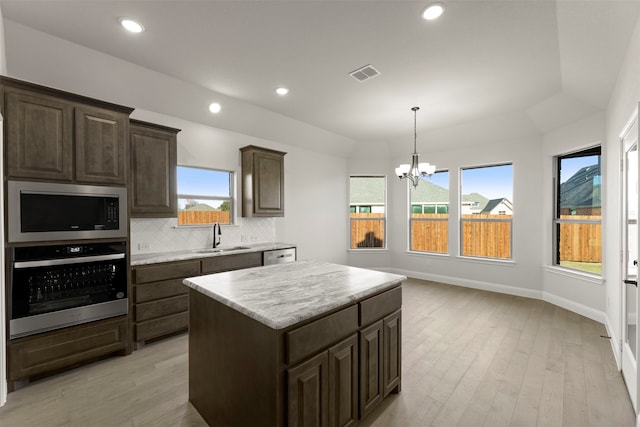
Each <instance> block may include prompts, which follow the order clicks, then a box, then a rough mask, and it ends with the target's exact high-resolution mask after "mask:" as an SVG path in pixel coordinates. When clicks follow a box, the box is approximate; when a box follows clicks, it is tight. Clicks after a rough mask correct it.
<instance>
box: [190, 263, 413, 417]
mask: <svg viewBox="0 0 640 427" xmlns="http://www.w3.org/2000/svg"><path fill="white" fill-rule="evenodd" d="M404 279H406V277H405V276H400V275H396V274H389V273H383V272H378V271H373V270H366V269H361V268H355V267H348V266H343V265H337V264H329V263H321V262H315V261H297V262H294V263H289V264H281V265H272V266H266V267H257V268H250V269H244V270H237V271H231V272H225V273H218V274H212V275H207V276H200V277H192V278H188V279H186V280H185V281H184V283H185V284H186V285H187V286H189V288H190V290H189V304H190V314H189V322H190V325H189V401H190V402H191V403H192V404H193V406H194V407H195V408H196V410H198V412H199V413H200V415H202V417H203V418H204V419H205V420H206V421H207V422H208V423H209V424H210V425H211V426H218V425H220V426H234V425H237V426H287V425H288V426H311V425H317V426H333V425H340V426H345V425H350V424H355V423H357V421H358V420H359V419H362V418H363V417H364V416H366V415H367V414H368V413H369V412H370V411H371V410H372V409H373V408H374V407H375V406H377V405H378V403H380V401H382V399H383V398H384V397H385V396H386V395H388V394H389V393H391V392H399V391H400V384H401V375H400V373H401V305H402V288H401V283H402V281H403V280H404Z"/></svg>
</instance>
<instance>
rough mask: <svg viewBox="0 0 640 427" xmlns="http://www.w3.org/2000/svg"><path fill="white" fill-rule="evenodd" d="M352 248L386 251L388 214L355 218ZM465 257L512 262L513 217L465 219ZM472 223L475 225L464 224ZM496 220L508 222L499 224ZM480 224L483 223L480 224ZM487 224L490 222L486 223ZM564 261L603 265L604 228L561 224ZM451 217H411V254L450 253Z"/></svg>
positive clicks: (487, 216) (471, 217) (475, 216)
mask: <svg viewBox="0 0 640 427" xmlns="http://www.w3.org/2000/svg"><path fill="white" fill-rule="evenodd" d="M350 216H351V219H352V221H351V248H358V247H384V227H385V221H384V214H359V213H352V214H351V215H350ZM462 217H463V224H462V242H463V246H462V251H461V252H462V254H463V255H466V256H477V257H489V258H511V232H512V230H511V225H512V224H511V221H508V220H509V219H511V216H510V215H487V214H473V215H463V216H462ZM562 218H563V219H564V218H569V219H599V217H594V216H586V215H585V216H577V215H567V216H566V217H565V216H564V215H563V216H562ZM465 219H471V221H464V220H465ZM496 219H500V220H507V221H495V220H496ZM478 220H479V221H478ZM482 220H486V221H482ZM559 232H560V242H561V247H560V259H561V260H562V261H575V262H593V263H599V262H602V254H601V247H602V234H601V225H600V224H566V223H564V224H561V225H560V230H559ZM448 234H449V221H448V215H447V214H412V215H411V250H412V251H423V252H436V253H448V251H449V248H448Z"/></svg>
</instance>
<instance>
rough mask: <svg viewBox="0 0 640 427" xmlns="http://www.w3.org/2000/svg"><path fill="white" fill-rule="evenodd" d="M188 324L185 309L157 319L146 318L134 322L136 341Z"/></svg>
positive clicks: (157, 335) (173, 330)
mask: <svg viewBox="0 0 640 427" xmlns="http://www.w3.org/2000/svg"><path fill="white" fill-rule="evenodd" d="M188 326H189V312H188V311H185V312H182V313H178V314H172V315H170V316H165V317H161V318H159V319H153V320H147V321H145V322H141V323H138V324H136V337H135V339H136V341H144V340H147V339H150V338H156V337H159V336H162V335H166V334H170V333H172V332H177V331H181V330H183V329H187V327H188Z"/></svg>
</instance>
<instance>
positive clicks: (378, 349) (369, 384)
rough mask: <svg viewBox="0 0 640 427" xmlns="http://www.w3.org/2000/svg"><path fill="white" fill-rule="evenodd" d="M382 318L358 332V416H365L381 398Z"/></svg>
mask: <svg viewBox="0 0 640 427" xmlns="http://www.w3.org/2000/svg"><path fill="white" fill-rule="evenodd" d="M382 326H383V322H382V320H380V321H378V322H376V323H374V324H373V325H371V326H369V327H367V328H365V329H363V330H362V331H361V332H360V417H365V416H366V415H367V414H369V412H371V411H372V410H373V409H374V408H375V407H376V406H377V405H378V404H379V403H380V402H381V401H382V398H383V382H382V375H383V371H382V366H383V360H382V358H383V347H382V344H383V337H382V331H383V329H382Z"/></svg>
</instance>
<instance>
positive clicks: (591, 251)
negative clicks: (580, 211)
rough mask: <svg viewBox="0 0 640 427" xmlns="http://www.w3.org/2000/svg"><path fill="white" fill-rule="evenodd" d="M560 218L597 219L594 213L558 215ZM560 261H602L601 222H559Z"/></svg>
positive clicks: (598, 217)
mask: <svg viewBox="0 0 640 427" xmlns="http://www.w3.org/2000/svg"><path fill="white" fill-rule="evenodd" d="M560 219H577V220H580V219H583V220H599V219H601V217H600V216H594V215H560ZM559 228H560V230H559V231H558V232H559V235H560V261H575V262H595V263H599V262H602V225H601V224H593V223H591V224H589V223H587V224H584V223H582V224H573V223H566V222H565V223H562V224H560V227H559Z"/></svg>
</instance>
